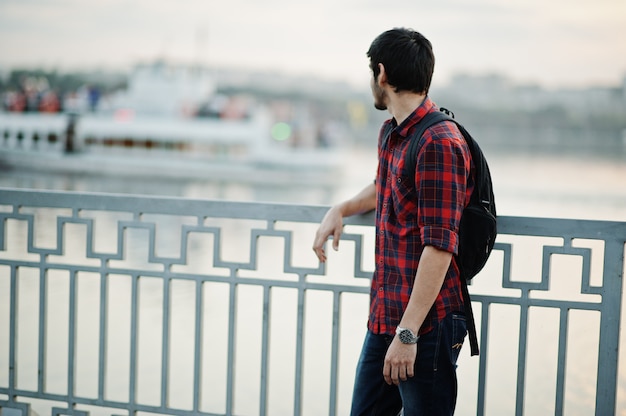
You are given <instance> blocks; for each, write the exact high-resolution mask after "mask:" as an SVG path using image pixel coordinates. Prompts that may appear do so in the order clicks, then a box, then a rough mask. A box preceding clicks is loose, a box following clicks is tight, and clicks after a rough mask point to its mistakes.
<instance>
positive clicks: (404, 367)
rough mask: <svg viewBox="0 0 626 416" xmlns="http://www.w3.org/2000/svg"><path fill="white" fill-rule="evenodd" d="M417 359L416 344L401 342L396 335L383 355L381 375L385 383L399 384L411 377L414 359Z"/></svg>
mask: <svg viewBox="0 0 626 416" xmlns="http://www.w3.org/2000/svg"><path fill="white" fill-rule="evenodd" d="M416 359H417V344H403V343H402V342H400V340H399V339H398V337H397V336H396V337H394V338H393V341H391V345H390V346H389V349H388V350H387V355H386V356H385V365H384V367H383V377H384V378H385V381H386V382H387V384H389V385H391V384H395V385H396V386H397V385H398V384H400V381H406V380H407V378H409V377H413V376H414V375H415V374H414V371H413V370H414V367H415V360H416Z"/></svg>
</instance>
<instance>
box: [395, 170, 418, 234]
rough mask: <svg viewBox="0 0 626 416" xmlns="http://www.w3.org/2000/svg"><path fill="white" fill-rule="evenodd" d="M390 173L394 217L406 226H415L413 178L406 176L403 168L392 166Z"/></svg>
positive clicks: (415, 203) (415, 207)
mask: <svg viewBox="0 0 626 416" xmlns="http://www.w3.org/2000/svg"><path fill="white" fill-rule="evenodd" d="M389 171H390V173H391V178H390V179H391V180H390V183H389V185H390V188H391V199H392V206H393V210H394V214H395V217H396V218H397V219H398V221H399V223H400V224H402V225H406V226H412V227H416V226H417V193H416V189H415V176H412V175H407V174H406V172H405V171H404V167H403V166H401V165H400V164H394V165H393V166H391V169H390V170H389Z"/></svg>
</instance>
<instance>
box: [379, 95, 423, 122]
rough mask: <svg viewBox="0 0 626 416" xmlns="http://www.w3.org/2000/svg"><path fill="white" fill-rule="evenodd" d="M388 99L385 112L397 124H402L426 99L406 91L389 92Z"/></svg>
mask: <svg viewBox="0 0 626 416" xmlns="http://www.w3.org/2000/svg"><path fill="white" fill-rule="evenodd" d="M388 97H389V103H388V104H387V110H388V111H389V113H390V114H391V115H392V116H393V118H394V119H396V122H397V123H398V124H402V122H403V121H404V120H406V118H407V117H408V116H409V115H411V113H412V112H413V111H415V109H416V108H417V107H419V106H420V105H421V104H422V103H423V102H424V100H425V99H426V96H425V95H422V94H416V93H414V92H408V91H401V92H399V93H397V92H391V93H390V94H389V95H388Z"/></svg>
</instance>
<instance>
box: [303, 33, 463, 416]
mask: <svg viewBox="0 0 626 416" xmlns="http://www.w3.org/2000/svg"><path fill="white" fill-rule="evenodd" d="M367 55H368V57H369V58H370V68H371V70H372V79H371V89H372V94H373V97H374V105H375V107H376V108H377V109H379V110H388V111H389V113H390V114H391V115H392V118H391V119H390V120H387V121H386V122H385V123H384V124H383V126H382V128H381V131H380V135H379V139H378V171H377V175H376V180H375V182H374V183H372V184H369V185H368V186H366V187H365V188H364V189H363V190H362V191H361V192H360V193H358V194H357V195H356V196H355V197H353V198H351V199H349V200H347V201H344V202H342V203H340V204H337V205H335V206H333V207H332V208H331V209H330V210H329V211H328V212H327V213H326V215H325V217H324V219H323V220H322V223H321V224H320V226H319V229H318V230H317V233H316V235H315V240H314V243H313V250H314V251H315V253H316V255H317V257H318V258H319V260H320V261H321V262H325V261H326V253H325V250H324V244H325V242H326V240H327V239H328V238H329V237H330V236H332V237H333V248H334V249H335V250H337V249H338V245H339V239H340V237H341V232H342V227H343V218H344V217H346V216H350V215H355V214H361V213H365V212H367V211H371V210H373V209H376V253H375V259H376V269H375V271H374V276H373V279H372V286H371V301H370V315H369V320H368V331H367V334H366V337H365V341H364V344H363V349H362V352H361V357H360V359H359V364H358V368H357V373H356V379H355V385H354V393H353V401H352V415H397V414H398V412H399V411H400V410H401V409H403V412H404V415H405V416H413V415H428V416H432V415H451V414H453V413H454V408H455V405H456V395H457V384H456V360H457V357H458V354H459V352H460V349H461V346H462V345H463V340H464V338H465V334H466V326H465V316H464V314H463V312H462V311H463V310H464V307H463V296H462V293H461V281H460V278H459V269H458V266H457V264H456V261H455V260H454V258H453V254H455V253H456V252H457V247H458V242H457V238H458V229H459V222H460V218H461V213H462V211H463V208H464V207H465V206H466V205H467V204H468V203H469V200H470V195H471V191H472V189H473V186H474V185H473V178H472V173H471V172H472V164H471V156H470V152H469V149H468V147H467V144H466V143H465V140H464V139H463V136H462V135H461V133H460V132H459V130H458V128H457V127H456V125H455V124H454V123H452V122H447V121H445V122H442V123H439V124H436V125H434V126H433V127H431V128H429V129H428V130H426V132H425V133H424V135H423V136H422V140H423V145H422V146H421V147H420V150H419V152H418V155H417V166H416V169H415V172H408V173H405V172H403V167H404V156H405V153H406V150H407V146H408V143H409V140H410V138H411V132H412V131H413V130H414V129H415V125H416V124H417V123H418V122H419V121H420V120H421V119H422V118H423V117H424V116H425V115H426V114H428V113H429V112H432V111H438V109H437V107H436V106H435V104H434V103H433V102H432V101H431V100H430V99H429V98H428V90H429V88H430V82H431V78H432V74H433V69H434V55H433V51H432V46H431V43H430V42H429V41H428V40H427V39H426V38H425V37H424V36H422V35H421V34H420V33H418V32H415V31H413V30H410V29H403V28H397V29H393V30H389V31H387V32H384V33H382V34H381V35H379V36H378V37H377V38H376V39H375V40H374V41H373V42H372V44H371V46H370V48H369V50H368V52H367ZM389 130H390V133H389V134H388V137H385V136H387V134H386V132H388V131H389Z"/></svg>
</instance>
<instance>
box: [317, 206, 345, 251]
mask: <svg viewBox="0 0 626 416" xmlns="http://www.w3.org/2000/svg"><path fill="white" fill-rule="evenodd" d="M342 231H343V216H342V215H341V212H340V209H339V208H338V207H336V206H334V207H332V208H331V209H329V210H328V212H327V213H326V215H325V216H324V219H323V220H322V223H321V224H320V226H319V228H318V229H317V232H316V233H315V240H314V241H313V251H314V252H315V254H316V255H317V258H318V259H319V260H320V261H321V262H322V263H325V262H326V252H325V251H324V244H325V243H326V240H327V239H328V237H330V236H331V235H332V236H333V249H335V250H337V249H338V248H339V239H340V238H341V232H342Z"/></svg>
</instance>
